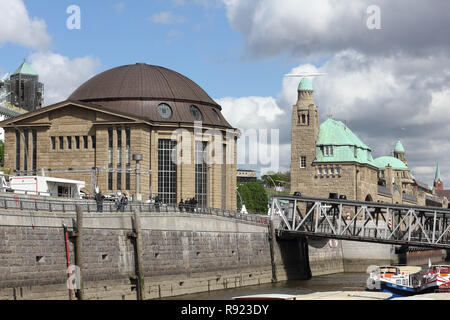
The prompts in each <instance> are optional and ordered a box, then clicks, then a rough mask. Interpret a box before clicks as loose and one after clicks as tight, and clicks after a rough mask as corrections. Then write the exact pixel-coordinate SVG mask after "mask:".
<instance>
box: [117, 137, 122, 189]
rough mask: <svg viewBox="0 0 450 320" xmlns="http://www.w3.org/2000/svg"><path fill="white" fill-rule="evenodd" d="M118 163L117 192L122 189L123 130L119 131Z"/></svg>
mask: <svg viewBox="0 0 450 320" xmlns="http://www.w3.org/2000/svg"><path fill="white" fill-rule="evenodd" d="M116 153H117V154H116V162H117V169H118V170H117V190H121V189H122V171H121V170H122V129H121V128H118V129H117V150H116Z"/></svg>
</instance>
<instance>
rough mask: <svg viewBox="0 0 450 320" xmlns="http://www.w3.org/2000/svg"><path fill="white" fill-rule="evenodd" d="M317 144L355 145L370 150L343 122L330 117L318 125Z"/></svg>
mask: <svg viewBox="0 0 450 320" xmlns="http://www.w3.org/2000/svg"><path fill="white" fill-rule="evenodd" d="M317 145H318V146H329V145H333V146H356V147H358V148H361V149H366V150H369V151H371V149H370V148H369V147H368V146H367V145H366V144H364V142H362V141H361V140H360V139H359V138H358V137H357V136H356V135H355V134H354V133H353V132H352V131H351V130H350V129H349V128H348V127H347V126H346V125H345V124H343V123H342V122H341V121H336V120H333V119H331V118H330V119H328V120H326V121H325V122H323V123H322V124H321V125H320V132H319V139H318V140H317Z"/></svg>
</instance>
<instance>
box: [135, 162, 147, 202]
mask: <svg viewBox="0 0 450 320" xmlns="http://www.w3.org/2000/svg"><path fill="white" fill-rule="evenodd" d="M143 159H144V156H143V155H142V154H133V160H134V161H136V194H135V196H134V198H133V199H134V201H135V202H141V201H142V195H141V194H140V190H139V185H140V183H141V182H140V176H139V171H140V164H139V162H140V161H142V160H143Z"/></svg>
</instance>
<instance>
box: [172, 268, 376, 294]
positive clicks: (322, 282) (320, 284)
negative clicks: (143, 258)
mask: <svg viewBox="0 0 450 320" xmlns="http://www.w3.org/2000/svg"><path fill="white" fill-rule="evenodd" d="M368 276H369V275H368V274H367V273H337V274H331V275H325V276H316V277H313V278H312V279H311V280H290V281H283V282H278V283H268V284H261V285H256V286H248V287H241V288H232V289H225V290H218V291H212V292H209V293H208V292H204V293H196V294H189V295H183V296H177V297H171V298H168V299H167V300H231V299H232V298H233V297H237V296H246V295H254V294H264V293H272V294H273V293H279V294H292V295H302V294H309V293H314V292H324V291H364V290H365V288H366V281H367V278H368Z"/></svg>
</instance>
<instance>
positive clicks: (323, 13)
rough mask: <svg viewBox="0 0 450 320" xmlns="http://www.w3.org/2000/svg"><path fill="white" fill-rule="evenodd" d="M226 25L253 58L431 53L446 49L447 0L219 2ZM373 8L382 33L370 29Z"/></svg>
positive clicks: (448, 45)
mask: <svg viewBox="0 0 450 320" xmlns="http://www.w3.org/2000/svg"><path fill="white" fill-rule="evenodd" d="M222 1H223V3H224V4H225V7H226V11H227V17H228V20H229V23H230V26H231V27H232V28H233V29H234V30H236V31H238V32H240V33H241V34H242V36H243V39H244V42H245V45H246V48H247V53H248V54H249V55H250V56H252V57H267V56H275V55H278V54H282V53H290V54H291V55H293V56H296V57H299V56H302V57H305V56H310V57H320V56H324V55H328V54H334V53H336V52H337V51H341V50H346V49H355V50H357V51H360V52H363V53H365V54H368V55H377V54H386V53H392V52H398V51H403V52H409V53H411V54H413V53H414V54H415V53H421V54H423V53H433V52H436V48H446V49H448V48H449V47H450V41H449V39H448V36H447V30H448V12H449V11H450V2H449V1H447V0H433V1H431V4H430V3H429V2H425V1H421V0H396V1H391V0H346V1H345V2H344V3H343V2H342V1H338V0H314V1H299V0H283V1H279V0H222ZM370 5H377V6H379V8H380V12H381V27H382V29H381V30H369V28H368V27H367V21H368V19H369V17H370V16H371V15H370V14H368V13H367V8H368V7H369V6H370Z"/></svg>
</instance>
